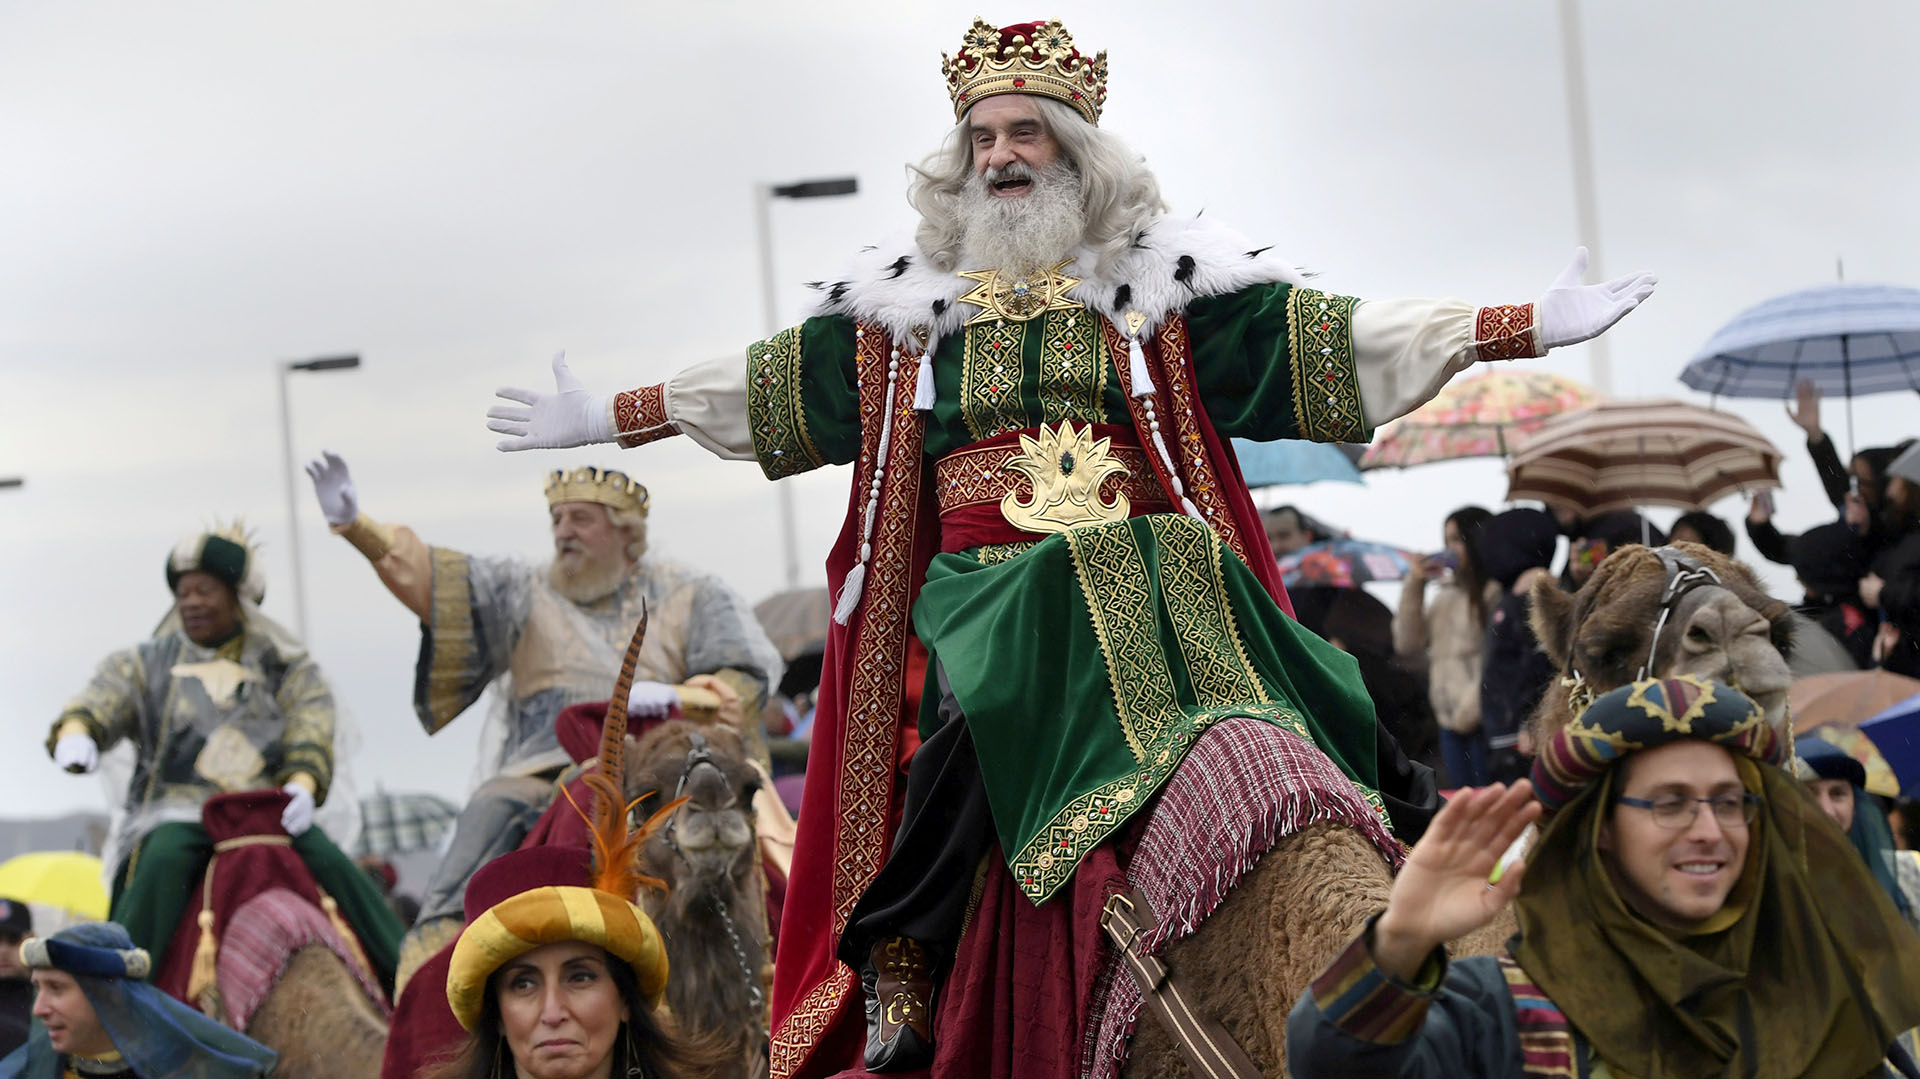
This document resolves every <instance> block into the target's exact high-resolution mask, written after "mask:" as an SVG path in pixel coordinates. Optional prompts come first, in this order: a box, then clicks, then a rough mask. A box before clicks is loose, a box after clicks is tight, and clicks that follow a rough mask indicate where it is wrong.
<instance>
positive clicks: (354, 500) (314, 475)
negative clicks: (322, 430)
mask: <svg viewBox="0 0 1920 1079" xmlns="http://www.w3.org/2000/svg"><path fill="white" fill-rule="evenodd" d="M307 478H308V479H310V480H312V481H313V495H314V497H315V498H317V499H319V500H320V512H321V514H322V515H324V516H325V517H326V519H327V523H328V524H330V525H338V526H340V527H342V528H344V527H346V526H347V525H350V524H352V523H353V519H354V518H355V517H358V516H360V495H359V494H358V493H357V492H356V491H354V489H353V474H352V473H351V472H348V471H347V462H346V461H345V460H343V459H342V458H341V456H340V455H339V454H337V453H335V452H333V451H332V450H321V451H320V458H319V460H316V461H308V462H307Z"/></svg>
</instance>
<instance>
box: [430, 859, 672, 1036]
mask: <svg viewBox="0 0 1920 1079" xmlns="http://www.w3.org/2000/svg"><path fill="white" fill-rule="evenodd" d="M590 861H591V854H590V853H589V852H588V850H587V849H586V848H585V847H531V848H528V849H527V850H519V851H513V852H512V853H509V854H503V855H501V856H500V857H498V858H495V859H494V860H493V861H491V862H488V863H487V864H486V865H485V866H484V867H483V868H481V870H480V871H479V872H478V873H475V874H474V875H473V880H471V881H469V882H468V883H467V900H466V910H467V927H466V929H464V930H462V931H461V933H460V939H459V941H458V943H456V944H454V946H453V956H452V958H451V959H450V960H449V961H448V964H447V1004H448V1005H449V1006H450V1007H452V1009H453V1017H454V1018H455V1019H457V1020H459V1021H460V1025H461V1026H463V1027H465V1028H466V1029H468V1030H472V1029H473V1025H474V1024H475V1023H477V1022H479V1020H480V1011H481V1006H482V1004H483V1003H484V1002H485V1001H486V995H487V982H488V981H489V980H490V979H491V978H492V977H493V972H494V971H496V970H499V969H500V968H501V967H502V966H504V965H506V964H507V963H508V962H510V961H511V960H513V959H516V958H518V957H520V956H522V955H525V954H527V953H528V952H530V951H532V950H534V949H535V948H538V947H540V946H541V945H543V944H555V943H558V942H560V941H565V940H577V941H583V942H585V943H588V944H597V945H599V946H600V947H602V948H605V949H606V950H607V953H608V954H609V955H612V956H614V957H615V958H617V959H619V960H620V961H621V962H624V963H626V964H627V965H628V966H629V967H632V968H633V975H634V979H635V981H636V982H638V983H639V986H640V992H641V994H642V995H644V996H645V997H646V998H647V1000H648V1001H649V1002H651V1003H658V1002H659V1000H660V995H661V994H662V993H664V992H665V991H666V988H667V950H666V945H665V944H664V943H663V942H662V941H661V939H660V931H659V929H657V928H656V927H655V926H654V924H653V919H651V918H649V917H647V915H646V912H645V911H642V910H641V909H640V908H639V907H636V906H634V905H633V904H632V903H629V902H627V901H626V900H625V899H623V898H621V897H620V896H617V895H614V894H613V893H612V892H606V891H601V890H600V889H598V888H594V887H592V886H591V885H590V881H591V871H590V864H589V863H590Z"/></svg>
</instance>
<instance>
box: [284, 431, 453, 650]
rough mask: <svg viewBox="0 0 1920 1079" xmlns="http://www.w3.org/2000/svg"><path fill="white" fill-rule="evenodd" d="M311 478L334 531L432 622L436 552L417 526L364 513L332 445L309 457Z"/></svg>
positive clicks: (412, 608) (409, 607) (343, 462)
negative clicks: (395, 523)
mask: <svg viewBox="0 0 1920 1079" xmlns="http://www.w3.org/2000/svg"><path fill="white" fill-rule="evenodd" d="M307 478H308V479H310V480H312V481H313V494H314V497H315V498H316V499H318V500H319V502H320V512H321V514H322V515H324V516H325V517H326V519H327V524H328V526H330V527H331V528H332V529H333V531H334V534H335V535H338V536H342V537H344V538H345V539H346V541H347V542H348V543H351V544H353V546H354V549H355V550H357V551H359V552H360V553H361V554H363V555H366V556H367V561H368V562H371V563H373V569H374V572H375V573H378V574H379V575H380V583H382V584H384V585H386V586H387V591H389V592H392V593H393V595H394V598H395V599H398V600H399V601H400V602H401V603H403V604H405V605H406V608H407V610H409V611H412V612H413V613H414V614H415V615H416V616H417V617H418V618H419V619H420V620H421V621H422V622H426V621H430V620H431V615H430V612H431V610H432V605H433V551H432V548H430V547H428V546H427V545H426V544H425V543H422V542H421V541H420V537H419V536H416V535H414V533H413V529H411V528H407V527H405V526H401V527H398V528H395V527H392V526H390V525H385V524H382V523H380V522H379V521H376V520H374V519H373V518H371V517H368V516H367V515H366V514H364V513H361V512H360V494H359V492H358V491H357V490H356V489H355V488H354V485H353V473H352V472H350V471H348V469H347V462H346V459H345V458H343V457H341V456H340V455H339V454H337V453H335V452H333V451H332V450H321V451H320V456H319V457H318V458H317V459H315V460H312V461H309V462H307Z"/></svg>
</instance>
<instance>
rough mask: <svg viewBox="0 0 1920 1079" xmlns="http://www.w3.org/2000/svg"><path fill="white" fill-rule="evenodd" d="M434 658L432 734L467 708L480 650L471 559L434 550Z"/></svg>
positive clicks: (430, 688)
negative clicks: (475, 627)
mask: <svg viewBox="0 0 1920 1079" xmlns="http://www.w3.org/2000/svg"><path fill="white" fill-rule="evenodd" d="M431 553H432V565H433V576H432V578H431V581H432V589H433V622H432V630H433V659H432V661H431V663H430V665H429V666H428V667H427V713H428V715H430V716H431V717H432V720H433V722H432V725H431V726H429V727H428V728H427V733H428V734H432V733H434V732H435V731H438V730H439V729H440V728H442V727H444V726H446V725H447V724H449V723H451V722H453V717H455V716H457V715H459V714H460V710H461V709H462V708H465V707H466V705H467V700H466V687H467V681H468V679H469V678H471V677H472V674H473V669H474V665H475V663H476V660H477V657H478V654H479V649H478V646H477V643H476V642H475V640H474V635H473V582H472V581H471V580H470V579H469V578H468V576H467V556H466V555H464V554H462V553H460V552H459V551H452V550H448V549H447V548H445V547H435V548H432V552H431Z"/></svg>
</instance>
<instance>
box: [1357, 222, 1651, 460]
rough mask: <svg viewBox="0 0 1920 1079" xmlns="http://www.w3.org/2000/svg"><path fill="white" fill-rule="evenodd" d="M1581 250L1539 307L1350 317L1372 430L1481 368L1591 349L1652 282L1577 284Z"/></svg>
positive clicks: (1627, 279)
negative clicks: (1583, 346)
mask: <svg viewBox="0 0 1920 1079" xmlns="http://www.w3.org/2000/svg"><path fill="white" fill-rule="evenodd" d="M1586 272H1587V249H1586V248H1585V247H1578V248H1575V249H1574V252H1573V259H1572V261H1570V262H1568V263H1567V266H1566V268H1565V269H1563V270H1561V271H1560V273H1559V275H1558V276H1556V277H1555V278H1554V279H1553V282H1552V283H1551V284H1549V285H1548V286H1547V290H1546V292H1545V293H1543V294H1542V295H1541V297H1540V300H1539V301H1538V302H1537V303H1530V304H1511V305H1505V306H1498V307H1477V308H1476V307H1469V306H1468V305H1467V304H1464V303H1460V302H1459V301H1448V300H1374V301H1367V302H1364V303H1362V304H1360V305H1359V307H1358V308H1357V309H1356V310H1355V311H1354V319H1353V328H1354V347H1355V353H1356V357H1355V358H1356V360H1357V361H1358V363H1359V367H1360V381H1361V385H1360V389H1361V398H1362V400H1363V401H1364V402H1365V404H1366V416H1367V422H1368V423H1369V424H1372V425H1378V424H1381V423H1385V422H1386V421H1387V420H1389V419H1393V418H1395V417H1398V416H1402V415H1405V414H1406V413H1408V412H1411V411H1413V410H1414V409H1415V408H1418V407H1419V406H1421V405H1423V404H1425V403H1426V402H1427V401H1429V400H1431V399H1432V397H1433V395H1434V394H1436V393H1439V392H1440V388H1441V387H1442V386H1445V385H1446V384H1447V380H1448V379H1450V378H1452V377H1453V376H1454V375H1456V374H1458V373H1459V372H1461V371H1463V370H1465V369H1466V368H1468V367H1470V366H1472V365H1473V364H1475V363H1478V362H1481V361H1490V360H1518V359H1527V358H1530V357H1535V356H1544V355H1546V353H1547V350H1548V349H1554V348H1559V347H1561V346H1563V345H1573V344H1578V343H1580V342H1582V341H1589V340H1592V339H1593V338H1595V337H1598V336H1600V335H1601V334H1602V333H1605V332H1606V331H1607V330H1608V329H1609V328H1610V327H1612V326H1613V324H1614V323H1616V322H1618V321H1620V320H1621V319H1622V318H1624V317H1626V315H1627V312H1629V311H1632V310H1633V309H1634V308H1636V307H1638V306H1640V303H1641V301H1643V300H1645V299H1646V298H1647V297H1649V296H1651V295H1653V289H1654V286H1655V285H1656V284H1657V283H1658V279H1657V278H1656V277H1654V275H1652V274H1650V273H1645V272H1640V273H1631V274H1626V275H1624V276H1621V277H1616V278H1613V279H1612V280H1610V281H1602V282H1600V283H1598V284H1593V285H1588V284H1583V283H1582V281H1581V279H1582V278H1583V277H1584V276H1585V275H1586Z"/></svg>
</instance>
